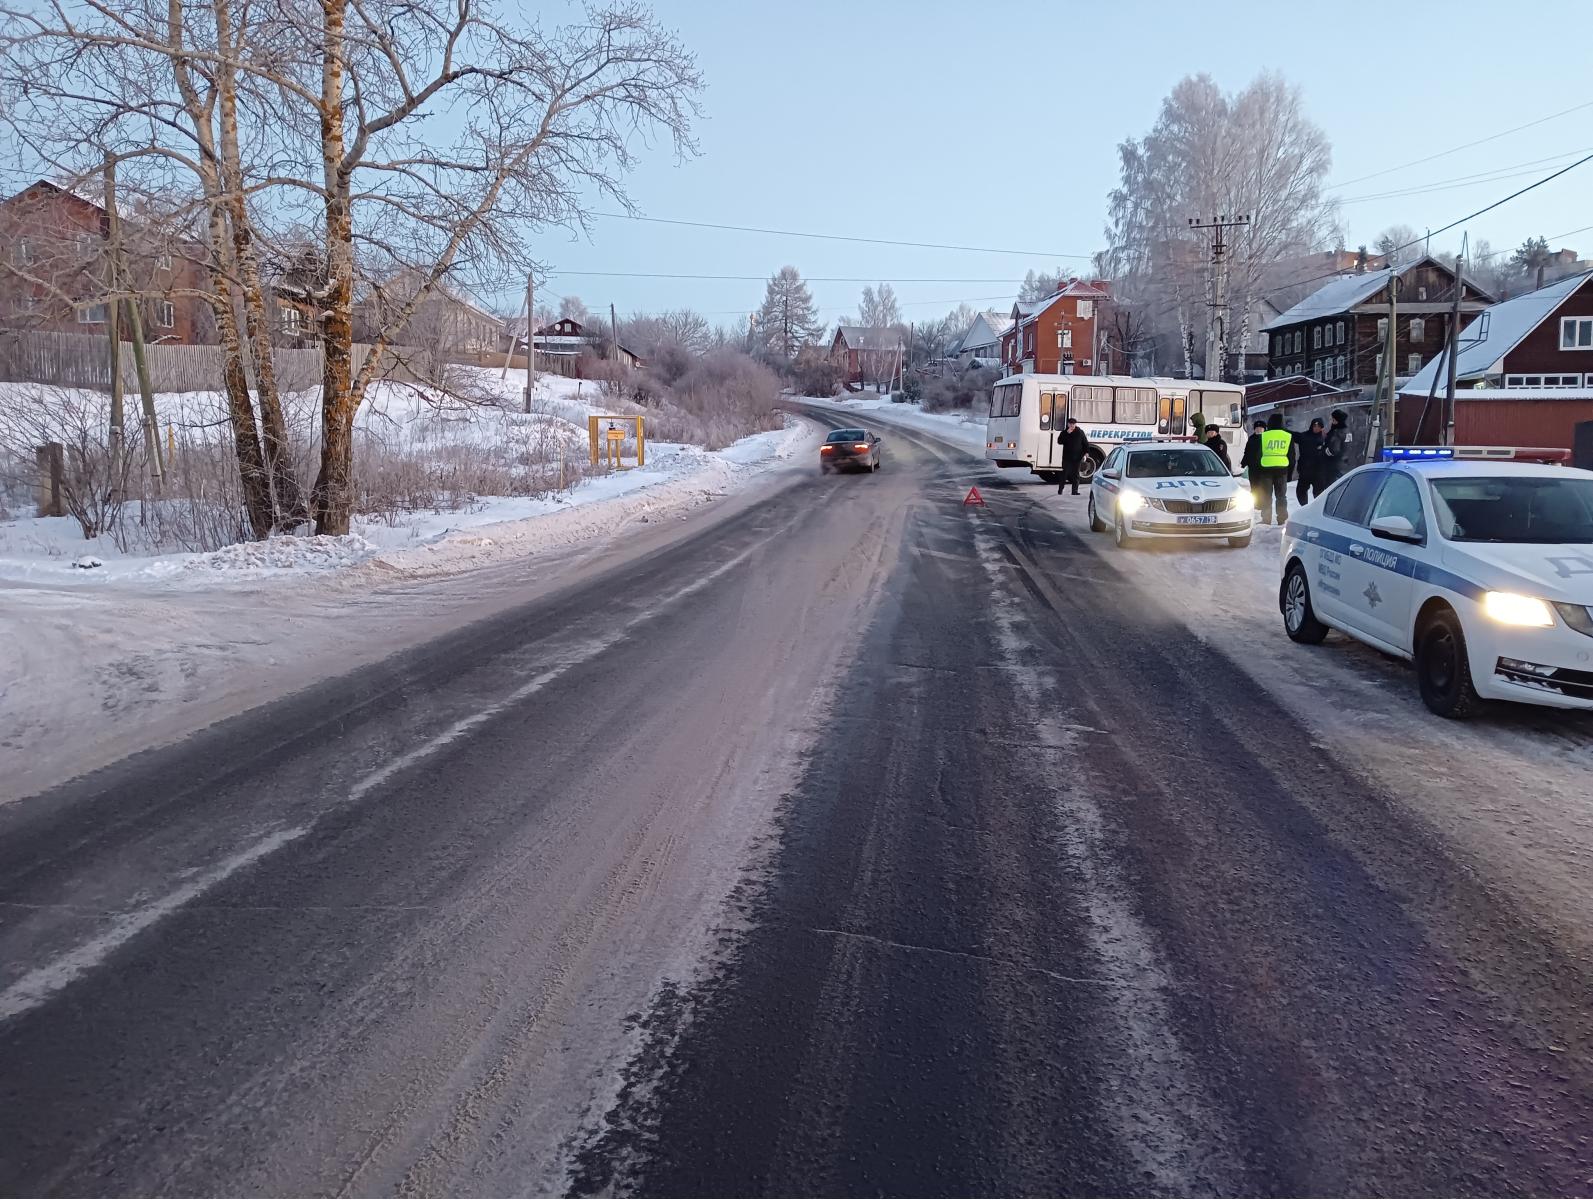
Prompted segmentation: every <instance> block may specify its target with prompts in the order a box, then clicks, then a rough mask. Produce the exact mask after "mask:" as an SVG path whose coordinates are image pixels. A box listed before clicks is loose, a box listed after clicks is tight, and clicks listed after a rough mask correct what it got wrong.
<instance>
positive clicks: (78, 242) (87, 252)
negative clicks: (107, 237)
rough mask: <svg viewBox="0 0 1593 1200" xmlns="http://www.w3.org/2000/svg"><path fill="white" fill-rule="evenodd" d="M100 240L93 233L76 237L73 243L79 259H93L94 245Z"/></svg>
mask: <svg viewBox="0 0 1593 1200" xmlns="http://www.w3.org/2000/svg"><path fill="white" fill-rule="evenodd" d="M98 240H99V239H98V238H96V237H95V236H94V235H93V234H92V233H80V234H78V235H77V236H76V237H74V238H73V239H72V242H73V244H74V245H75V246H76V247H77V256H78V257H79V258H92V257H93V256H94V243H95V242H96V241H98Z"/></svg>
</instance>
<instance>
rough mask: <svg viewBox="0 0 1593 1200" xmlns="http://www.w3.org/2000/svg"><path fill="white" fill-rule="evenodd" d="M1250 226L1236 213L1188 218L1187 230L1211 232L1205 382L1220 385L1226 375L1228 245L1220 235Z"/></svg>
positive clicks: (1248, 219)
mask: <svg viewBox="0 0 1593 1200" xmlns="http://www.w3.org/2000/svg"><path fill="white" fill-rule="evenodd" d="M1249 224H1250V214H1249V213H1238V214H1235V215H1233V216H1230V215H1229V214H1227V213H1218V214H1217V215H1216V216H1215V217H1213V218H1211V219H1210V220H1209V221H1208V220H1202V219H1201V218H1200V217H1190V218H1189V227H1190V228H1191V229H1194V230H1199V231H1201V232H1205V231H1207V230H1209V231H1210V232H1211V285H1210V288H1209V291H1210V294H1211V299H1210V300H1209V301H1207V307H1208V308H1210V309H1211V321H1210V323H1209V328H1208V330H1207V333H1206V378H1207V379H1215V380H1218V381H1221V380H1222V379H1223V377H1224V376H1225V375H1226V374H1227V373H1228V372H1227V367H1228V244H1227V242H1226V241H1225V240H1224V237H1223V231H1224V230H1228V229H1243V228H1246V227H1247V226H1249ZM1213 358H1215V359H1216V364H1217V365H1216V372H1217V373H1216V374H1215V375H1213V374H1212V360H1213Z"/></svg>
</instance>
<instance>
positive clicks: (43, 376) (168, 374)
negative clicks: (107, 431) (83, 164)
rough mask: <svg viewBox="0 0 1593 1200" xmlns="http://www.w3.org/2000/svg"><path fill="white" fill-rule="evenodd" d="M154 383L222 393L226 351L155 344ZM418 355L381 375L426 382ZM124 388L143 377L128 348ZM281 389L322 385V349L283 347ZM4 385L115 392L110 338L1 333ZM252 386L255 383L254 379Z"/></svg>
mask: <svg viewBox="0 0 1593 1200" xmlns="http://www.w3.org/2000/svg"><path fill="white" fill-rule="evenodd" d="M370 352H371V347H370V346H367V345H364V344H357V345H355V347H354V370H355V371H358V370H359V369H360V368H361V367H362V366H363V365H364V363H365V359H366V357H367V356H368V355H369V354H370ZM146 355H147V357H148V361H149V373H150V378H151V381H152V383H153V385H154V388H155V390H156V391H157V392H215V391H220V390H221V388H222V351H221V347H220V346H180V345H171V344H166V343H159V342H157V343H155V344H154V345H151V346H149V347H148V349H147V350H146ZM417 356H418V352H417V351H415V350H413V349H409V348H407V347H389V348H388V349H387V350H386V351H385V352H384V356H383V361H382V364H381V367H380V369H379V370H378V376H379V377H380V378H384V379H398V380H403V381H405V382H409V383H419V382H422V380H421V379H420V378H419V377H418V376H417V375H416V374H415V372H413V371H412V370H411V369H410V367H409V366H408V362H409V360H411V359H414V358H416V357H417ZM120 357H121V374H122V383H123V386H124V387H126V388H127V390H128V391H129V392H134V391H136V389H137V387H138V375H137V371H136V369H135V366H134V362H133V348H132V346H131V345H130V344H124V345H123V347H122V354H121V356H120ZM273 362H274V364H275V366H276V376H277V386H278V387H279V388H280V389H281V390H282V391H285V392H300V391H305V390H307V389H309V388H313V387H318V386H319V385H320V383H321V363H322V352H321V349H320V347H318V346H317V347H311V348H310V349H306V350H290V349H281V348H279V349H278V350H277V351H276V353H275V355H273ZM0 381H5V382H10V383H40V384H47V385H50V386H53V387H74V388H89V389H92V390H94V391H102V392H103V391H109V390H110V386H111V367H110V354H109V352H108V345H107V341H106V339H105V338H104V337H101V336H96V335H94V334H87V333H53V332H45V331H39V330H28V331H9V332H4V333H0ZM250 384H251V386H252V385H253V380H252V379H251V380H250Z"/></svg>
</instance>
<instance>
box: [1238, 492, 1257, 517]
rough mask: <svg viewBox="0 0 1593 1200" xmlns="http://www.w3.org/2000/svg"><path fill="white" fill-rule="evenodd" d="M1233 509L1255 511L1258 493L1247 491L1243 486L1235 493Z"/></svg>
mask: <svg viewBox="0 0 1593 1200" xmlns="http://www.w3.org/2000/svg"><path fill="white" fill-rule="evenodd" d="M1233 510H1234V512H1255V511H1256V495H1255V493H1254V492H1249V491H1245V490H1244V489H1243V488H1241V489H1240V490H1239V491H1238V492H1236V493H1234V498H1233Z"/></svg>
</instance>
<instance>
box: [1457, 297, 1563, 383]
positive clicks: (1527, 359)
mask: <svg viewBox="0 0 1593 1200" xmlns="http://www.w3.org/2000/svg"><path fill="white" fill-rule="evenodd" d="M1561 317H1593V279H1589V280H1588V282H1586V283H1584V284H1583V285H1582V286H1581V287H1579V288H1578V289H1577V290H1576V291H1574V292H1572V293H1571V294H1570V295H1569V296H1567V297H1566V298H1565V301H1564V302H1563V303H1562V304H1561V305H1560V307H1559V308H1557V309H1555V310H1554V312H1553V313H1552V314H1551V315H1550V316H1549V317H1548V319H1547V320H1544V321H1541V322H1539V324H1538V327H1537V328H1536V329H1534V330H1533V331H1532V332H1531V333H1529V334H1527V336H1526V337H1524V338H1522V339H1521V342H1520V344H1519V345H1517V346H1516V348H1515V349H1514V350H1512V351H1510V353H1509V354H1507V355H1505V360H1504V371H1505V374H1507V375H1516V374H1523V375H1528V374H1530V375H1539V374H1546V373H1554V374H1564V373H1570V372H1575V373H1576V374H1579V375H1586V374H1587V373H1588V372H1590V371H1593V350H1561V349H1560V318H1561ZM1462 361H1464V358H1462Z"/></svg>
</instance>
